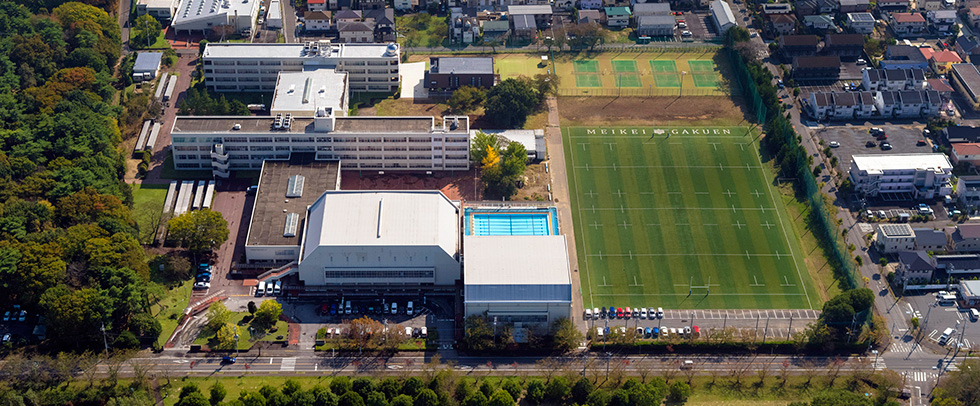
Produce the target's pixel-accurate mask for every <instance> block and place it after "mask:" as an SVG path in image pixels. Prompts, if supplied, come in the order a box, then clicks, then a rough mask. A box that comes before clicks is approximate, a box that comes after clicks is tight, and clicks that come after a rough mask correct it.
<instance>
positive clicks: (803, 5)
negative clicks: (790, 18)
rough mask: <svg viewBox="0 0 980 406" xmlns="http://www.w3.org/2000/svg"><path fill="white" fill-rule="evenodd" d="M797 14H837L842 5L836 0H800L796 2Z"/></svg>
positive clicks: (803, 15) (800, 15)
mask: <svg viewBox="0 0 980 406" xmlns="http://www.w3.org/2000/svg"><path fill="white" fill-rule="evenodd" d="M795 8H796V16H797V17H799V18H803V17H806V16H812V15H820V14H835V13H836V12H837V9H839V8H840V5H839V4H838V3H837V1H835V0H800V1H797V2H796V7H795Z"/></svg>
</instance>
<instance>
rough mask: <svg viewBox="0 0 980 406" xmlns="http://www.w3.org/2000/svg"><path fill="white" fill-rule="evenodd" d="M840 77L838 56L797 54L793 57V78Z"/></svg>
mask: <svg viewBox="0 0 980 406" xmlns="http://www.w3.org/2000/svg"><path fill="white" fill-rule="evenodd" d="M838 77H840V57H839V56H836V55H834V56H798V57H795V58H793V78H794V79H796V80H801V79H834V80H836V79H837V78H838Z"/></svg>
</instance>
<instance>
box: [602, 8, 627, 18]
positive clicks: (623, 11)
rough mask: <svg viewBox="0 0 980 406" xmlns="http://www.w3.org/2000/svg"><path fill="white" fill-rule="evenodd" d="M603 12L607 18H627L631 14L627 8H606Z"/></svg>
mask: <svg viewBox="0 0 980 406" xmlns="http://www.w3.org/2000/svg"><path fill="white" fill-rule="evenodd" d="M604 11H605V12H606V15H607V16H628V15H630V14H631V12H630V8H629V7H606V8H605V9H604Z"/></svg>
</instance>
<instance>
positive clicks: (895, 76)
mask: <svg viewBox="0 0 980 406" xmlns="http://www.w3.org/2000/svg"><path fill="white" fill-rule="evenodd" d="M861 86H862V87H863V89H864V90H868V91H872V92H875V91H899V90H922V89H925V87H926V76H925V72H924V71H923V70H922V69H865V70H864V71H862V72H861Z"/></svg>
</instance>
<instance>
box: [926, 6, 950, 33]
mask: <svg viewBox="0 0 980 406" xmlns="http://www.w3.org/2000/svg"><path fill="white" fill-rule="evenodd" d="M926 17H928V18H929V22H930V23H932V26H933V27H934V28H935V29H936V31H938V32H939V33H940V35H944V36H945V35H948V34H949V33H950V32H952V30H953V28H952V27H953V24H956V10H935V11H929V12H927V13H926Z"/></svg>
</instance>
